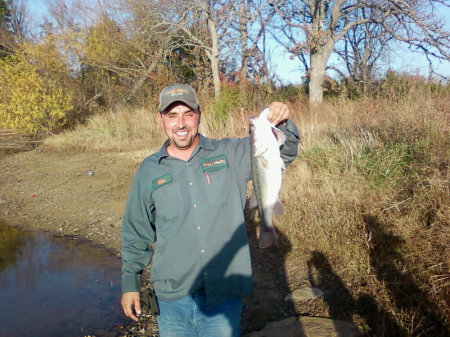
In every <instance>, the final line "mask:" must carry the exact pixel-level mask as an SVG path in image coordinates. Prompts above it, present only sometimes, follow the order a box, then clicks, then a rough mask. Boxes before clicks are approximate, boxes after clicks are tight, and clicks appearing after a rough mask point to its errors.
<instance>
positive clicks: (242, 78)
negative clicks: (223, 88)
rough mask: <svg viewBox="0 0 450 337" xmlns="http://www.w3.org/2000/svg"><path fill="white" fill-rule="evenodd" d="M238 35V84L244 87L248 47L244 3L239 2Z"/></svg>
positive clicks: (242, 1)
mask: <svg viewBox="0 0 450 337" xmlns="http://www.w3.org/2000/svg"><path fill="white" fill-rule="evenodd" d="M239 34H240V38H241V58H242V59H241V71H240V75H239V81H240V83H241V84H242V85H243V86H245V83H246V82H247V73H248V59H249V56H250V55H249V53H248V47H247V39H248V32H247V15H246V10H245V1H244V0H240V2H239Z"/></svg>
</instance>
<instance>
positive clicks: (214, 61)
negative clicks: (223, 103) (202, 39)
mask: <svg viewBox="0 0 450 337" xmlns="http://www.w3.org/2000/svg"><path fill="white" fill-rule="evenodd" d="M201 8H202V9H203V11H204V13H205V16H206V20H207V22H208V30H209V35H210V37H211V49H210V50H209V51H207V52H206V55H207V56H208V58H209V61H210V62H211V72H212V76H213V84H214V97H215V98H218V97H219V96H220V74H219V38H218V36H217V29H216V24H215V22H214V19H213V17H212V12H211V6H210V3H209V2H208V1H204V2H202V6H201Z"/></svg>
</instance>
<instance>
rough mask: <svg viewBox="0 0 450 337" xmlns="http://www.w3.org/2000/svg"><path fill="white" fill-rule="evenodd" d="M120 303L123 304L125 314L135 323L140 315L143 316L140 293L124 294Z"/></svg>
mask: <svg viewBox="0 0 450 337" xmlns="http://www.w3.org/2000/svg"><path fill="white" fill-rule="evenodd" d="M120 303H121V304H122V309H123V312H124V313H125V316H127V317H129V318H131V319H132V320H134V321H138V320H139V315H140V314H141V302H140V298H139V292H138V291H136V292H134V291H133V292H128V293H123V294H122V300H121V302H120ZM133 308H134V310H133Z"/></svg>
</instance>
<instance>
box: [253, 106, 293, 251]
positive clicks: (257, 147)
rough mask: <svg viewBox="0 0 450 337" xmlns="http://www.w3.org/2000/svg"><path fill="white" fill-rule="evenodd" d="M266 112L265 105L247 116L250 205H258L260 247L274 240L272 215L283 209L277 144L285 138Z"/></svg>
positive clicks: (280, 168)
mask: <svg viewBox="0 0 450 337" xmlns="http://www.w3.org/2000/svg"><path fill="white" fill-rule="evenodd" d="M268 114H269V108H266V109H264V110H263V111H262V112H261V113H260V114H259V116H257V117H250V118H249V123H250V128H249V133H250V144H251V156H252V158H251V163H252V180H253V197H252V199H251V200H250V204H249V206H250V208H253V207H256V206H258V211H259V216H260V218H261V225H260V233H259V240H258V245H259V247H260V248H266V247H269V246H270V245H272V244H274V243H275V244H277V234H276V232H275V228H274V226H273V219H272V216H273V215H274V214H281V213H282V212H283V208H282V206H281V202H280V199H279V198H278V193H279V191H280V188H281V178H282V172H281V171H282V169H284V168H285V167H284V163H283V160H282V159H281V157H280V146H281V145H282V144H283V143H284V142H285V140H286V136H285V135H284V133H283V132H281V131H280V130H279V129H277V128H276V127H275V126H273V125H272V124H271V123H270V122H269V121H268V120H267V116H268Z"/></svg>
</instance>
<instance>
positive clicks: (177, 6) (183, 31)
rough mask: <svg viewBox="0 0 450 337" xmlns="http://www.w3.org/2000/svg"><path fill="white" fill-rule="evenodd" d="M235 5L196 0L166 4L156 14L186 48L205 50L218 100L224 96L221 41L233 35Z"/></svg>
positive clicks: (215, 0)
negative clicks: (233, 7) (222, 88)
mask: <svg viewBox="0 0 450 337" xmlns="http://www.w3.org/2000/svg"><path fill="white" fill-rule="evenodd" d="M232 12H233V11H232V3H230V2H228V1H226V0H196V1H180V2H176V3H175V2H174V3H165V6H164V7H160V8H159V9H158V10H156V9H155V11H154V12H153V13H154V15H155V20H157V21H158V24H157V25H156V26H155V28H158V29H160V28H161V27H165V29H166V32H165V33H166V34H171V36H172V38H173V39H174V40H178V41H179V42H180V43H182V44H184V45H185V46H189V45H190V46H193V47H197V48H199V49H200V50H202V51H203V52H204V53H205V54H206V56H207V57H208V60H209V62H210V67H211V73H212V80H213V86H214V94H215V97H218V96H219V95H220V88H221V81H220V62H219V56H220V55H219V46H220V41H221V40H222V39H224V37H226V36H227V34H228V33H229V29H230V27H231V23H230V22H231V20H233V16H232V15H230V13H232Z"/></svg>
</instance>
